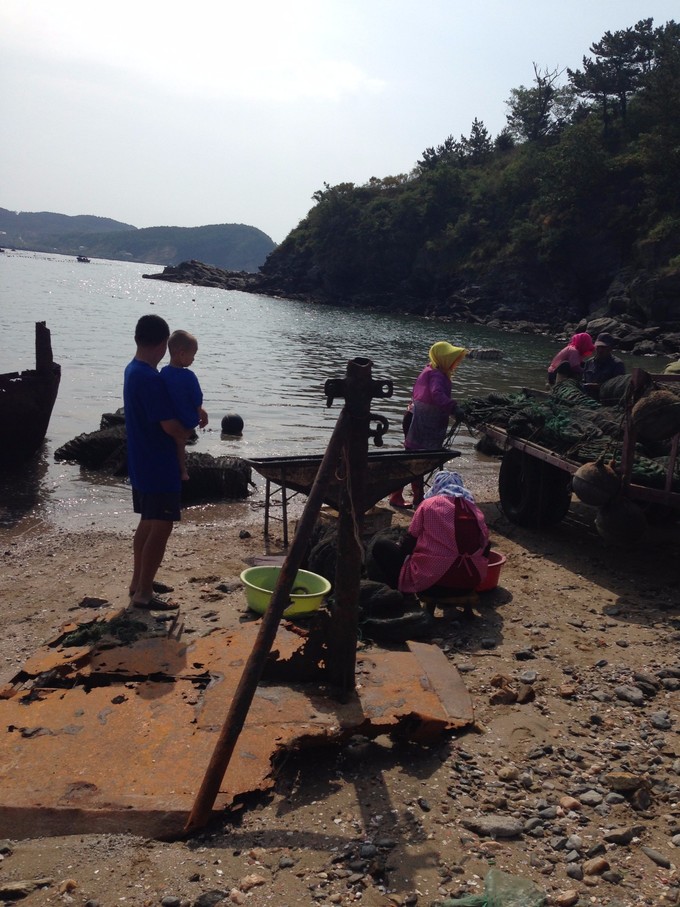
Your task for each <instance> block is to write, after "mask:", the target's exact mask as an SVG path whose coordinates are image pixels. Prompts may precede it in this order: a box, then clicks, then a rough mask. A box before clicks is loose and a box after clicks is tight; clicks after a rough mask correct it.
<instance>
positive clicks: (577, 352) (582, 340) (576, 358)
mask: <svg viewBox="0 0 680 907" xmlns="http://www.w3.org/2000/svg"><path fill="white" fill-rule="evenodd" d="M594 351H595V344H594V343H593V338H592V337H591V336H590V334H586V333H583V334H574V336H573V337H572V338H571V340H570V341H569V343H568V344H567V345H566V346H565V347H564V348H563V349H561V350H560V351H559V353H557V355H556V356H555V358H554V359H553V361H552V362H551V363H550V365H549V366H548V384H554V383H555V372H556V371H557V366H558V365H561V364H562V363H563V362H567V363H568V364H569V366H570V368H571V377H572V378H573V379H574V380H575V381H580V380H581V376H582V374H583V363H584V361H585V360H586V359H587V358H588V357H589V356H592V355H593V353H594Z"/></svg>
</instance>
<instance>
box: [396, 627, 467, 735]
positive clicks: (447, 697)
mask: <svg viewBox="0 0 680 907" xmlns="http://www.w3.org/2000/svg"><path fill="white" fill-rule="evenodd" d="M407 645H408V647H409V650H410V651H411V652H412V653H413V654H414V655H415V657H416V658H417V660H418V663H419V664H420V665H421V667H422V669H423V674H422V680H421V682H422V684H423V686H428V687H429V688H430V689H432V690H434V691H435V692H436V693H437V698H438V699H439V702H440V704H441V706H442V708H443V709H444V711H445V712H446V714H447V716H448V717H449V719H451V720H452V721H460V722H461V726H465V725H468V724H472V722H473V721H474V720H475V715H474V707H473V705H472V697H471V696H470V694H469V693H468V691H467V688H466V686H465V684H464V683H463V678H462V677H461V676H460V674H459V673H458V670H457V669H456V668H455V667H454V666H453V665H452V664H451V662H450V661H449V660H448V658H447V657H446V655H444V653H443V652H442V650H441V649H440V648H439V647H438V646H431V645H427V644H425V643H422V642H415V641H413V640H411V641H409V642H408V643H407Z"/></svg>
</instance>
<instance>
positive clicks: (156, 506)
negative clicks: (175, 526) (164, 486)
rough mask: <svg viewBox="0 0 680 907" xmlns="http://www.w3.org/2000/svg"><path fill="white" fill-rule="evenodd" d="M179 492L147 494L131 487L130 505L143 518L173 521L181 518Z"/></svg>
mask: <svg viewBox="0 0 680 907" xmlns="http://www.w3.org/2000/svg"><path fill="white" fill-rule="evenodd" d="M180 499H181V492H179V491H177V492H174V491H173V492H170V493H169V494H168V493H161V494H147V493H145V492H143V491H137V489H136V488H133V489H132V507H133V509H134V511H135V513H138V514H140V516H141V518H142V519H143V520H168V521H171V522H173V523H177V522H179V520H181V519H182V514H181V510H180Z"/></svg>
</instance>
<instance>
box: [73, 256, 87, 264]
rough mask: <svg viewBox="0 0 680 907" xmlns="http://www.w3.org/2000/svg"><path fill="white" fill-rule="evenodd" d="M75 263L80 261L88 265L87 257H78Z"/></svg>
mask: <svg viewBox="0 0 680 907" xmlns="http://www.w3.org/2000/svg"><path fill="white" fill-rule="evenodd" d="M76 261H82V262H84V264H86V265H89V263H90V259H89V258H88V257H87V255H79V256H78V258H77V259H76Z"/></svg>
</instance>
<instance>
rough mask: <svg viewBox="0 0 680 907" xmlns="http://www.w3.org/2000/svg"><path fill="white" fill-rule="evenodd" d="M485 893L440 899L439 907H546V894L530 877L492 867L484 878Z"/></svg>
mask: <svg viewBox="0 0 680 907" xmlns="http://www.w3.org/2000/svg"><path fill="white" fill-rule="evenodd" d="M484 889H485V890H484V894H471V895H468V896H467V897H464V898H456V899H453V900H452V899H451V898H448V899H447V900H446V901H438V902H437V904H438V907H544V905H545V894H544V892H542V891H541V890H540V888H538V887H537V886H536V885H534V883H533V882H530V881H529V880H528V879H521V878H519V877H518V876H512V875H510V874H509V873H507V872H501V871H500V869H492V870H490V872H488V873H487V876H486V878H485V879H484Z"/></svg>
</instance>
